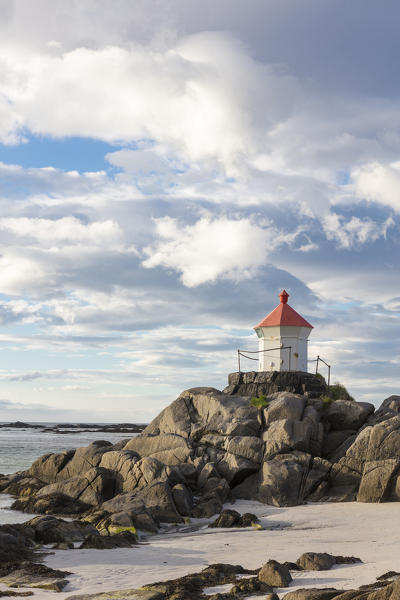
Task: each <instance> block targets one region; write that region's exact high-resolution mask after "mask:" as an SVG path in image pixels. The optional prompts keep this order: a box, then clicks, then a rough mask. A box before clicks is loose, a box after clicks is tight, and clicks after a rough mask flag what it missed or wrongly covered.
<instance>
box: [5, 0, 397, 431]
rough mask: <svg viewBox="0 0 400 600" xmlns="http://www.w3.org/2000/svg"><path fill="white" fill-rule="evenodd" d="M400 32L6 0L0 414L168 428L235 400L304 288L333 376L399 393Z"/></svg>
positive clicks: (313, 14) (165, 6) (386, 16)
mask: <svg viewBox="0 0 400 600" xmlns="http://www.w3.org/2000/svg"><path fill="white" fill-rule="evenodd" d="M399 22H400V5H399V3H398V2H397V0H386V2H384V3H383V4H382V3H377V2H376V1H375V0H352V2H348V0H325V1H324V2H321V0H252V1H251V2H249V1H248V0H218V2H216V1H215V0H202V2H198V1H197V0H135V1H134V2H132V0H114V1H113V2H109V1H108V0H69V1H68V2H65V0H35V2H32V1H31V0H0V420H2V421H11V420H16V419H19V420H27V421H50V422H54V421H55V422H62V421H71V420H74V421H88V420H89V421H93V422H96V421H98V422H123V421H126V422H135V421H136V422H148V421H150V420H151V419H152V418H153V417H154V416H156V414H157V413H158V412H159V411H160V410H161V409H162V408H163V407H164V406H166V405H167V404H168V403H170V402H171V401H172V400H174V399H175V398H176V397H177V396H178V394H179V393H180V392H181V391H183V390H184V389H187V388H190V387H197V386H214V387H216V388H218V389H223V388H224V387H225V385H227V375H228V373H229V372H232V371H235V370H237V354H236V351H237V349H238V348H241V349H247V350H256V349H257V337H256V335H255V333H254V331H253V327H254V325H256V324H257V323H258V322H259V321H260V320H261V319H262V318H263V317H264V316H265V315H266V314H268V313H269V312H270V311H271V310H272V309H274V308H275V306H276V305H277V304H278V302H279V298H278V295H279V292H280V291H281V290H282V289H283V288H285V289H286V290H287V291H288V293H289V294H290V298H289V303H290V304H291V306H293V308H295V309H296V310H297V311H298V312H300V314H301V315H302V316H304V317H305V318H306V319H307V320H308V321H309V322H311V323H312V324H313V325H314V329H313V331H312V333H311V336H310V341H309V358H310V359H314V358H315V357H316V356H317V355H320V356H321V357H323V358H324V359H325V360H326V361H327V362H328V363H330V364H331V365H332V379H333V381H340V382H341V383H343V384H345V385H346V387H347V388H348V389H349V391H350V392H351V393H352V395H353V396H354V397H355V398H356V399H357V400H360V401H361V400H362V401H368V402H372V403H374V404H375V405H376V406H379V405H380V403H381V402H382V401H383V400H384V399H385V398H386V397H388V396H389V395H391V394H396V393H397V394H399V393H400V376H399V365H400V343H399V339H400V277H399V250H400V235H399V225H400V215H399V213H400V78H399V61H400V36H399V35H398V28H399ZM313 366H314V363H310V370H312V369H313ZM242 367H243V369H245V370H252V369H254V365H253V363H251V362H250V361H249V364H246V365H242ZM322 372H323V371H322ZM323 374H325V373H324V372H323Z"/></svg>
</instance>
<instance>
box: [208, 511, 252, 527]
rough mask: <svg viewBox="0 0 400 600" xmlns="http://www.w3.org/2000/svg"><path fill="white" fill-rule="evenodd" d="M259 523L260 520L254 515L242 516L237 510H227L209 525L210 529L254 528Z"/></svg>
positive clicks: (246, 514) (245, 514)
mask: <svg viewBox="0 0 400 600" xmlns="http://www.w3.org/2000/svg"><path fill="white" fill-rule="evenodd" d="M256 523H258V518H257V516H256V515H253V514H252V513H244V515H241V514H240V513H238V512H237V511H236V510H230V509H226V510H223V511H222V512H221V514H220V515H219V517H218V518H217V519H216V520H215V521H214V522H213V523H210V524H209V527H252V526H253V525H255V524H256Z"/></svg>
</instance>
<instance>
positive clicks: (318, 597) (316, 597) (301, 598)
mask: <svg viewBox="0 0 400 600" xmlns="http://www.w3.org/2000/svg"><path fill="white" fill-rule="evenodd" d="M342 591H343V590H342ZM342 591H341V590H336V589H335V588H324V589H318V588H301V589H299V590H295V591H294V592H288V593H287V594H285V595H284V596H283V599H282V600H331V598H337V597H338V596H339V594H341V593H342Z"/></svg>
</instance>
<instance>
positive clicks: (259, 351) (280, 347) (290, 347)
mask: <svg viewBox="0 0 400 600" xmlns="http://www.w3.org/2000/svg"><path fill="white" fill-rule="evenodd" d="M273 350H289V371H290V368H291V363H292V346H278V347H277V348H268V350H238V351H237V354H238V367H239V369H238V370H239V373H241V370H240V357H241V356H243V358H248V359H249V360H257V361H258V358H253V357H252V356H246V355H247V354H260V353H261V352H263V353H264V352H272V351H273ZM245 353H246V354H245ZM271 358H276V356H272V357H271Z"/></svg>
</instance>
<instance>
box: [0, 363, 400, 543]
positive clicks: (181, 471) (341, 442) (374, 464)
mask: <svg viewBox="0 0 400 600" xmlns="http://www.w3.org/2000/svg"><path fill="white" fill-rule="evenodd" d="M310 378H311V379H310ZM306 381H309V382H314V384H315V388H314V392H315V390H316V389H317V387H316V386H317V385H318V386H319V388H318V389H319V390H323V389H325V388H324V384H323V382H322V381H321V380H320V379H319V378H316V377H315V376H313V375H309V374H304V373H303V374H302V373H300V374H299V373H282V374H276V373H275V374H274V373H272V374H271V373H258V374H257V373H247V374H243V373H241V374H232V375H231V376H230V386H232V385H236V386H242V385H243V386H252V385H261V384H263V385H264V384H265V385H267V384H268V385H272V384H273V385H274V386H275V388H272V389H274V390H275V389H276V387H279V386H281V385H282V386H284V385H286V386H287V388H288V389H286V390H285V391H273V392H272V393H269V395H267V396H265V398H264V401H265V407H264V408H256V407H254V406H252V404H251V402H250V398H249V396H248V395H245V396H239V395H232V391H233V388H232V387H230V388H229V389H228V390H225V392H224V393H223V392H220V391H218V390H216V389H214V388H193V389H190V390H187V391H185V392H183V393H182V394H181V395H180V396H179V397H178V398H177V399H176V400H175V401H174V402H172V404H170V405H169V406H168V407H166V408H165V409H164V410H163V411H162V412H161V413H160V414H159V415H158V417H156V418H155V419H154V420H153V421H152V422H151V423H150V424H149V425H148V426H147V427H146V429H145V430H144V431H143V433H141V434H140V435H139V436H137V437H134V438H132V439H131V440H129V441H128V442H125V443H121V442H119V443H118V444H116V445H115V446H113V445H111V444H110V443H109V442H105V441H98V442H94V443H92V444H90V445H89V446H87V447H85V448H78V449H77V450H75V451H68V452H63V453H59V454H48V455H45V456H43V457H41V458H40V459H38V460H37V461H35V463H33V465H32V467H31V468H30V469H29V470H28V471H27V472H25V473H17V474H15V475H13V476H6V477H3V478H2V479H1V480H0V490H3V491H5V492H8V493H11V494H14V495H16V496H17V497H18V499H17V500H16V503H15V505H14V506H15V508H18V509H22V510H26V511H35V512H39V513H45V514H61V515H63V514H66V515H68V514H76V515H80V516H84V518H85V519H88V520H89V521H90V523H92V524H93V525H95V526H97V527H98V528H99V530H101V531H103V532H106V533H107V532H108V533H109V532H111V531H115V530H116V529H118V528H119V527H122V528H126V527H128V528H130V527H134V528H136V529H139V530H142V529H143V530H145V531H151V532H153V531H156V530H157V528H158V527H159V526H160V524H161V523H179V522H183V521H184V520H185V519H187V518H189V517H196V518H209V517H212V516H213V515H218V514H220V513H221V511H222V507H223V503H224V502H225V501H226V500H227V499H229V498H244V499H251V500H253V499H254V500H259V501H261V502H264V503H267V504H273V505H275V506H293V505H296V504H300V503H303V502H307V501H321V500H331V501H348V500H356V499H357V500H358V501H360V502H383V501H386V500H400V397H399V396H391V397H390V398H388V399H387V400H385V401H384V402H383V404H382V406H381V408H380V409H379V410H378V411H377V412H376V413H374V412H373V411H374V407H373V406H372V405H371V404H368V403H363V402H355V401H352V400H348V399H342V400H337V401H335V402H326V401H325V400H326V399H324V398H322V399H321V398H316V397H314V396H315V394H314V393H311V392H310V393H309V392H307V393H302V394H296V393H294V392H295V391H296V390H297V391H298V390H299V389H302V391H303V392H305V391H306V390H305V388H304V385H305V382H306ZM235 382H236V383H235ZM300 383H301V385H302V386H303V387H302V388H301V386H300V388H299V387H298V386H299V385H300ZM228 387H229V386H228ZM235 389H236V388H235ZM238 389H239V388H238ZM240 389H241V388H240ZM250 389H253V388H250V387H248V389H247V391H249V390H250Z"/></svg>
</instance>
